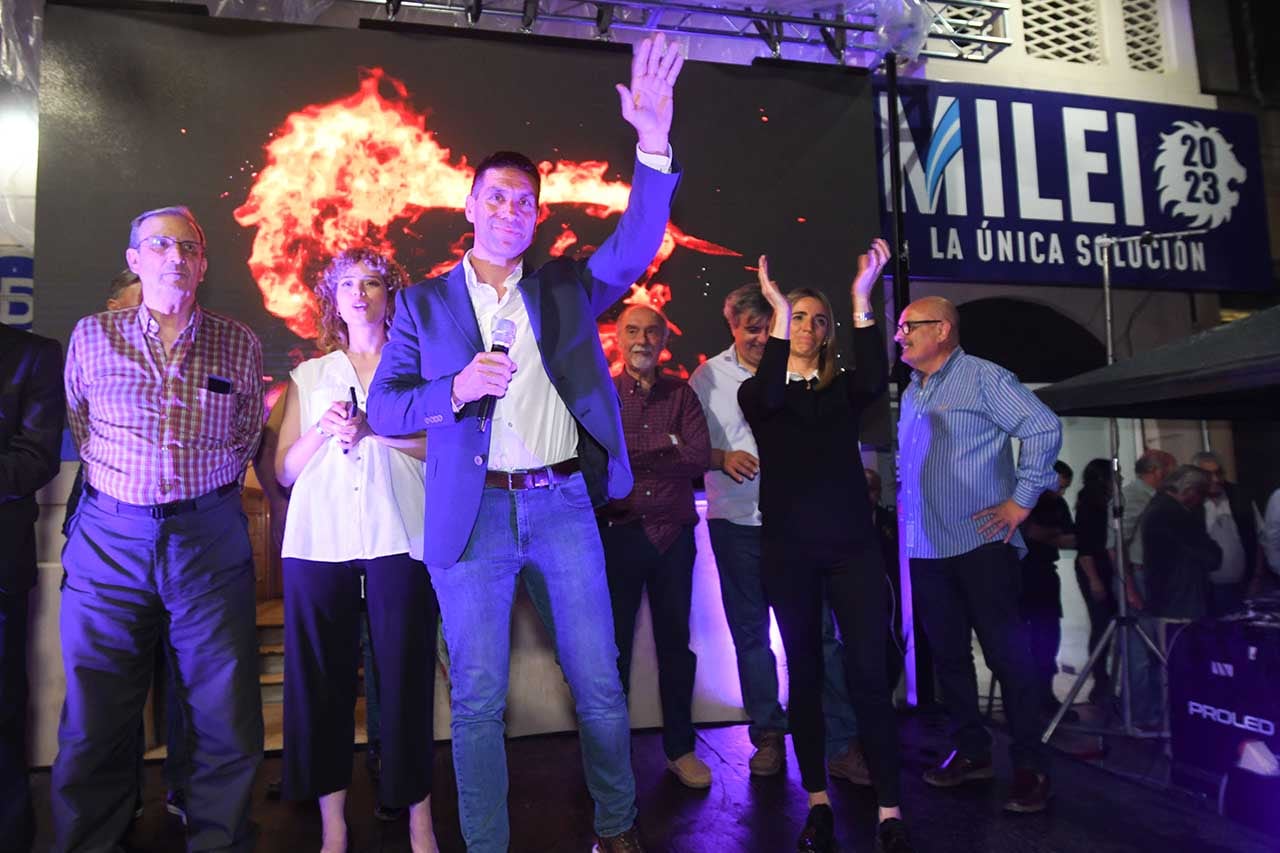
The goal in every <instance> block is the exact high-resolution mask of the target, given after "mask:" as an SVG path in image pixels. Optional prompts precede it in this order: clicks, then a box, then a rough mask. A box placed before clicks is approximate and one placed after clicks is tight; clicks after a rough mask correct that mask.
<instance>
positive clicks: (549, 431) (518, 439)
mask: <svg viewBox="0 0 1280 853" xmlns="http://www.w3.org/2000/svg"><path fill="white" fill-rule="evenodd" d="M636 159H637V160H639V161H640V162H641V163H643V164H644V165H645V166H648V167H649V168H650V169H654V170H656V171H659V172H668V173H669V172H670V171H671V159H672V154H671V148H670V146H668V148H667V153H666V154H662V155H657V154H646V153H645V152H643V151H641V150H640V147H639V146H636ZM462 271H463V272H464V273H465V274H466V277H467V295H468V296H469V297H470V298H471V308H472V310H474V311H475V313H476V323H478V324H479V326H480V338H481V340H483V342H484V348H485V350H486V351H487V350H489V349H490V348H491V347H492V346H493V325H494V322H495V321H496V320H500V319H506V320H510V321H511V322H512V323H514V324H515V327H516V337H515V343H514V344H512V345H511V350H510V351H509V352H508V353H507V355H508V356H509V357H510V358H511V360H512V361H513V362H515V365H516V372H515V374H514V375H513V376H512V377H511V383H510V384H509V385H508V386H507V393H506V394H505V395H504V396H502V397H499V398H498V399H497V400H496V401H495V402H494V406H493V419H492V421H491V422H490V427H489V428H490V429H491V430H493V435H492V436H491V437H490V440H489V466H488V467H489V470H490V471H527V470H530V469H532V468H542V467H545V466H547V465H555V464H556V463H558V462H563V461H565V460H566V459H572V458H574V457H575V456H577V455H578V425H577V423H576V422H575V421H574V419H573V415H572V414H571V413H570V412H569V407H568V406H566V405H565V403H564V400H562V399H560V394H559V392H557V391H556V389H555V386H554V385H552V384H551V377H550V376H548V375H547V369H546V367H545V366H544V365H543V363H542V353H541V351H540V350H539V349H538V342H537V341H536V340H534V337H533V327H532V326H531V325H530V323H529V311H528V309H527V308H526V307H525V304H524V297H523V296H521V295H520V292H519V291H520V288H519V287H518V285H519V283H520V279H522V278H524V263H523V261H522V262H520V263H517V264H516V266H515V269H513V270H512V271H511V274H510V275H508V276H507V280H506V281H505V282H504V283H503V294H502V298H501V299H499V298H498V291H497V288H495V287H493V285H490V284H485V283H484V282H482V281H480V279H479V276H477V275H476V268H475V265H474V264H472V263H471V252H470V250H468V251H467V253H466V254H465V255H463V256H462Z"/></svg>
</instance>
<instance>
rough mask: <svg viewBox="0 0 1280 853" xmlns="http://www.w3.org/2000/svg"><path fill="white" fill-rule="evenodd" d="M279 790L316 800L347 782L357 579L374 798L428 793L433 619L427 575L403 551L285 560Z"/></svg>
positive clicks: (407, 799)
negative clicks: (374, 746) (372, 693)
mask: <svg viewBox="0 0 1280 853" xmlns="http://www.w3.org/2000/svg"><path fill="white" fill-rule="evenodd" d="M283 568H284V632H285V641H284V660H285V665H284V673H285V675H284V794H285V796H286V797H288V798H289V799H293V800H304V799H314V798H316V797H320V796H323V795H325V794H331V793H333V792H335V791H341V790H344V789H346V788H348V787H350V785H351V751H352V744H354V743H355V718H354V713H353V712H354V708H355V703H356V670H357V668H358V667H359V662H360V614H361V610H362V609H363V608H362V602H361V600H360V578H361V575H362V574H363V575H364V576H365V597H366V599H367V606H368V609H369V635H370V641H371V642H372V644H373V662H374V666H375V667H376V668H377V671H378V672H377V679H378V688H379V691H380V692H379V696H378V699H379V700H380V705H381V728H382V731H381V740H382V775H381V780H380V787H379V797H378V801H379V802H380V803H382V804H383V805H384V806H386V807H388V808H403V807H405V806H408V805H411V804H413V803H416V802H419V801H420V800H422V799H423V798H425V797H426V796H427V795H428V794H430V793H431V771H432V764H433V755H434V752H433V750H434V743H435V742H434V739H433V733H432V730H433V726H432V719H433V713H432V712H433V709H434V707H435V683H436V679H435V676H436V667H435V662H436V654H435V650H436V626H437V623H438V621H439V613H440V609H439V606H438V605H437V603H436V596H435V590H434V589H433V588H432V586H431V578H430V576H429V575H428V574H427V569H426V567H425V566H423V565H422V563H420V562H418V561H417V560H414V559H412V558H411V557H410V556H409V555H408V554H396V555H394V556H390V557H379V558H377V559H373V560H356V561H352V562H347V563H321V562H313V561H311V560H298V559H294V558H286V559H285V560H284V561H283Z"/></svg>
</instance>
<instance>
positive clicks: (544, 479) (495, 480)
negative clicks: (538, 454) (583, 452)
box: [484, 459, 581, 492]
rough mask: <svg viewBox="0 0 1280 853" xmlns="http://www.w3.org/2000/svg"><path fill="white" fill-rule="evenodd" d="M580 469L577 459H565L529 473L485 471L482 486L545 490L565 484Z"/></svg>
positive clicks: (509, 489) (510, 489) (512, 489)
mask: <svg viewBox="0 0 1280 853" xmlns="http://www.w3.org/2000/svg"><path fill="white" fill-rule="evenodd" d="M580 470H581V467H580V466H579V465H578V460H577V459H566V460H565V461H563V462H557V463H556V464H554V465H548V466H547V467H546V468H534V469H533V470H531V471H487V472H485V475H484V484H485V485H486V486H492V487H493V488H495V489H506V490H507V491H513V492H515V491H523V490H525V489H545V488H548V487H549V486H558V485H560V484H561V483H564V482H567V481H568V479H569V478H570V477H572V476H573V475H574V474H576V473H578V471H580Z"/></svg>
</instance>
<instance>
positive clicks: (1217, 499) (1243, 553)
mask: <svg viewBox="0 0 1280 853" xmlns="http://www.w3.org/2000/svg"><path fill="white" fill-rule="evenodd" d="M1191 464H1192V465H1195V466H1196V467H1197V468H1199V469H1200V470H1201V471H1204V472H1205V473H1206V474H1208V475H1209V494H1208V496H1207V497H1206V498H1205V500H1204V521H1205V529H1206V530H1208V531H1209V535H1210V536H1211V537H1213V541H1214V542H1217V543H1218V547H1219V548H1221V549H1222V562H1221V563H1219V564H1218V570H1217V571H1215V572H1213V573H1212V574H1210V575H1209V590H1210V596H1209V612H1210V613H1212V614H1213V615H1214V616H1225V615H1226V614H1228V613H1232V612H1234V611H1236V610H1239V609H1240V607H1241V606H1242V605H1243V604H1244V596H1245V593H1246V592H1247V591H1248V589H1249V587H1250V585H1251V584H1254V583H1258V582H1260V581H1261V579H1262V575H1263V563H1264V561H1263V557H1262V549H1261V547H1260V546H1259V537H1258V532H1259V530H1261V529H1262V526H1263V524H1262V516H1261V514H1260V513H1259V512H1258V507H1257V505H1256V504H1254V502H1253V499H1252V498H1250V497H1249V495H1247V494H1246V493H1245V491H1244V490H1243V489H1241V488H1240V486H1238V485H1236V484H1235V483H1228V482H1227V481H1226V474H1225V472H1224V471H1223V469H1222V460H1221V459H1219V458H1218V455H1217V454H1216V453H1213V452H1212V451H1208V450H1205V451H1203V452H1201V453H1197V454H1196V455H1195V456H1193V457H1191Z"/></svg>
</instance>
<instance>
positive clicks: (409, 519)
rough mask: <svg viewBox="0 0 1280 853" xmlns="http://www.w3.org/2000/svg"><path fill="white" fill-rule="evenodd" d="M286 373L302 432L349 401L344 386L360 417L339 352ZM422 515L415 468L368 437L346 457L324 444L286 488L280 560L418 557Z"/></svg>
mask: <svg viewBox="0 0 1280 853" xmlns="http://www.w3.org/2000/svg"><path fill="white" fill-rule="evenodd" d="M289 375H290V376H291V377H292V379H293V381H294V383H295V384H296V385H297V386H298V401H299V403H300V404H301V406H300V409H301V411H300V413H299V414H300V415H301V419H300V425H301V429H302V431H303V432H305V431H307V430H308V429H310V428H311V427H312V426H313V425H314V424H315V423H316V422H317V421H319V420H320V416H321V415H322V414H324V412H325V411H326V410H327V409H328V408H329V406H331V405H333V403H334V401H335V400H350V399H351V390H350V389H351V388H355V389H356V401H357V402H358V403H359V406H360V409H361V410H362V411H368V409H367V407H366V402H367V399H368V394H367V392H366V391H365V389H364V388H362V387H361V386H360V380H359V378H358V377H357V376H356V370H355V367H353V366H352V364H351V361H350V360H349V359H348V358H347V355H346V353H344V352H342V351H341V350H338V351H336V352H331V353H329V354H328V355H326V356H321V357H320V358H313V359H311V360H310V361H304V362H303V363H302V364H300V365H298V366H297V367H296V368H294V370H293V372H292V373H290V374H289ZM422 514H423V465H422V463H421V462H419V461H418V460H417V459H414V458H413V457H412V456H408V455H406V454H404V453H401V452H400V451H399V450H393V449H392V448H390V447H387V446H386V445H385V444H382V443H381V442H379V441H377V440H376V439H373V438H365V439H364V440H362V441H361V442H360V443H359V444H357V445H356V446H355V447H353V448H351V451H350V452H349V453H346V454H344V453H343V452H342V447H341V445H339V444H338V442H337V441H335V440H332V439H331V440H329V441H327V442H325V443H324V445H323V446H322V447H321V448H320V449H319V450H317V451H316V452H315V455H314V456H312V457H311V459H310V460H309V461H308V462H307V465H306V467H305V468H303V469H302V473H301V474H300V475H299V476H298V480H297V482H295V483H294V484H293V492H292V495H291V497H290V499H289V514H288V517H287V518H286V519H285V527H284V545H283V547H282V549H281V555H282V556H284V557H294V558H298V559H303V560H316V561H320V562H331V563H339V562H345V561H347V560H368V559H373V558H375V557H389V556H391V555H393V554H404V553H408V554H411V555H412V556H414V557H415V558H419V559H421V557H422Z"/></svg>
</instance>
